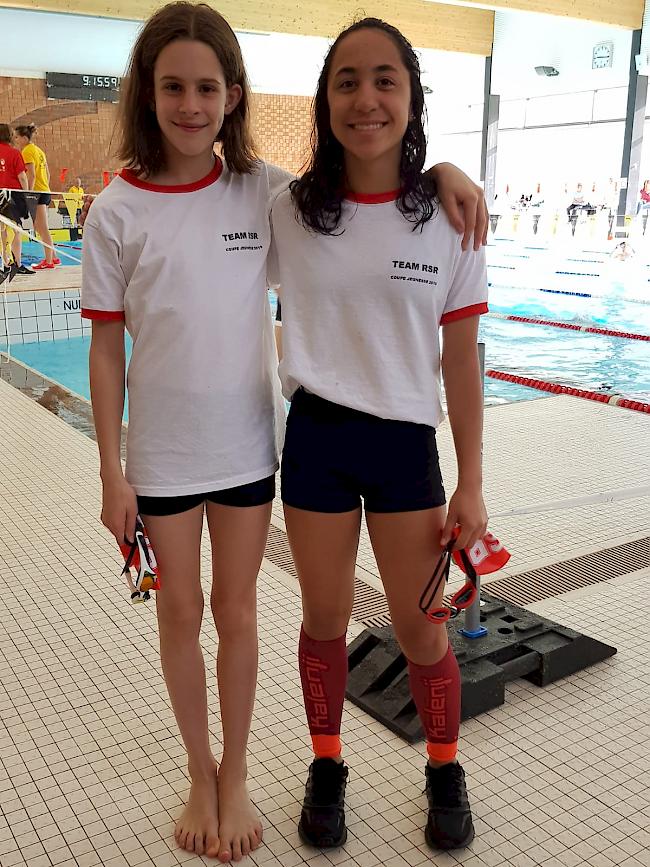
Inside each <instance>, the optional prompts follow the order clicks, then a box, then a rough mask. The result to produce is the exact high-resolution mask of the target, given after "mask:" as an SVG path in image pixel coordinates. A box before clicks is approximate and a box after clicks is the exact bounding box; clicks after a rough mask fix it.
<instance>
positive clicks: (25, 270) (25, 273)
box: [16, 265, 36, 277]
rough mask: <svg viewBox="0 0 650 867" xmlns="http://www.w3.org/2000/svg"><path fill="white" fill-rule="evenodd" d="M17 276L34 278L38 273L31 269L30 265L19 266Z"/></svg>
mask: <svg viewBox="0 0 650 867" xmlns="http://www.w3.org/2000/svg"><path fill="white" fill-rule="evenodd" d="M16 274H20V275H21V276H22V277H29V276H34V274H36V271H34V270H33V269H32V268H30V267H29V265H18V267H17V268H16Z"/></svg>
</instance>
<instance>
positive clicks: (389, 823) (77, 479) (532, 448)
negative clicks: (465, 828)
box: [0, 381, 650, 867]
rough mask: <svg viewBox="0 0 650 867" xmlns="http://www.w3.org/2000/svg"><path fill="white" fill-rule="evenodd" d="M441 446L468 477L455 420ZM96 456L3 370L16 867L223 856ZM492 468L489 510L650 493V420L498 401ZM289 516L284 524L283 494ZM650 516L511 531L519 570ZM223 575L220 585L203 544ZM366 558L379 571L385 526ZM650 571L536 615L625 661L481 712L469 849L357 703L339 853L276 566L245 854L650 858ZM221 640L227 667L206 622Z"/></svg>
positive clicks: (354, 860) (3, 670)
mask: <svg viewBox="0 0 650 867" xmlns="http://www.w3.org/2000/svg"><path fill="white" fill-rule="evenodd" d="M439 445H440V451H441V460H442V464H443V469H444V473H445V477H446V479H447V486H448V489H449V490H451V489H452V487H453V449H452V446H451V439H450V433H449V428H448V426H447V425H445V426H444V427H443V428H442V429H441V432H440V438H439ZM97 467H98V462H97V456H96V447H95V444H94V443H93V442H91V441H90V440H89V439H87V438H86V437H85V436H84V435H83V434H81V433H79V432H78V431H76V430H74V429H72V428H71V427H69V426H68V425H66V424H65V423H64V422H63V421H61V420H60V419H59V418H57V417H55V416H54V415H52V414H51V413H49V412H47V411H46V410H45V409H43V408H42V407H41V406H39V405H37V404H36V403H34V402H33V401H30V400H29V399H28V398H27V397H25V396H23V395H22V394H20V393H19V392H18V391H17V390H15V389H14V388H12V387H11V386H10V385H8V384H6V383H5V382H2V381H0V612H1V614H0V617H1V623H2V628H1V630H0V864H1V865H2V867H13V865H23V864H26V865H28V867H46V865H65V867H72V865H78V867H90V865H107V867H127V865H129V867H136V865H155V867H167V865H174V864H187V865H194V864H199V863H201V861H204V862H205V863H206V864H208V863H210V864H214V863H216V862H214V861H209V860H208V859H200V858H197V857H196V856H193V855H191V854H188V853H186V852H183V851H181V850H179V849H177V848H176V844H175V841H174V838H173V833H172V832H173V821H174V818H175V817H176V816H177V814H178V812H179V810H180V809H181V805H182V803H183V799H184V797H185V795H186V792H187V789H188V781H187V777H186V773H185V767H184V758H183V748H182V745H181V743H180V740H179V736H178V734H177V732H176V726H175V723H174V719H173V716H172V714H171V711H170V709H169V707H168V703H167V697H166V691H165V686H164V682H163V679H162V676H161V673H160V668H159V663H158V652H157V634H156V632H157V630H156V621H155V613H154V608H153V606H152V605H150V606H138V607H132V606H130V605H129V603H128V601H127V594H126V592H125V587H124V586H123V585H122V584H121V582H120V579H118V577H117V575H118V573H119V570H120V564H119V555H118V552H117V550H116V548H115V545H114V543H113V542H112V541H111V539H110V538H109V536H108V535H107V533H106V532H105V530H104V529H103V527H102V526H101V525H100V523H99V521H98V517H97V516H98V515H99V508H100V491H99V485H98V476H97ZM485 467H486V495H487V500H488V505H489V509H490V510H491V511H492V512H493V513H495V512H498V511H502V510H505V509H508V508H511V507H514V506H520V505H527V504H530V503H537V502H540V501H544V500H555V499H558V498H563V497H571V496H581V495H588V494H592V493H598V492H601V491H603V490H605V489H614V488H623V487H626V486H636V485H641V484H647V481H648V479H649V478H650V418H648V417H647V416H644V415H641V414H638V413H634V412H631V411H629V410H622V409H616V408H612V407H607V406H600V405H596V404H590V403H588V402H583V401H580V400H578V399H574V398H565V397H560V398H547V399H543V400H536V401H528V402H526V403H521V404H513V405H507V406H502V407H495V408H491V409H488V410H487V411H486V435H485ZM273 522H274V524H276V526H280V527H281V526H282V522H281V508H280V505H279V503H276V504H275V508H274V517H273ZM649 527H650V498H648V497H645V498H637V499H631V500H626V501H621V502H618V503H610V504H606V505H600V506H596V507H581V508H574V509H571V510H568V511H557V512H552V513H546V514H537V515H531V516H526V517H519V518H501V519H494V520H493V521H492V522H491V529H492V530H493V531H494V532H495V533H496V534H497V536H499V538H501V539H502V540H503V541H504V542H506V544H507V546H508V548H509V549H510V550H511V552H512V555H513V556H512V560H511V562H510V564H509V565H508V571H510V572H512V573H518V572H522V571H524V570H526V569H529V568H532V567H537V566H541V565H546V564H550V563H554V562H556V561H559V560H564V559H566V558H568V557H573V556H577V555H579V554H584V553H587V552H591V551H596V550H600V549H603V548H606V547H608V546H610V545H612V544H616V543H619V542H622V541H627V540H631V539H638V538H641V537H643V536H647V535H648V528H649ZM203 567H204V569H203V571H204V574H205V575H206V576H207V575H208V574H209V547H208V545H207V544H205V543H204V549H203ZM359 567H360V569H359V574H360V575H361V576H362V577H363V578H364V580H367V581H369V582H370V583H376V580H377V579H376V567H375V564H374V561H373V559H372V554H371V551H370V547H369V545H368V541H367V537H365V536H364V537H363V538H362V545H361V550H360V553H359ZM648 577H650V564H649V568H647V569H644V570H642V571H641V572H637V573H635V574H630V575H625V576H623V577H621V578H618V579H615V580H612V581H606V582H603V583H600V584H597V585H595V586H593V587H591V588H587V589H584V590H579V591H574V592H572V593H568V594H564V595H562V596H559V597H556V598H554V599H550V600H546V601H544V602H541V603H538V604H536V605H535V606H533V607H534V609H535V610H536V611H538V612H539V613H542V614H544V615H545V616H547V617H550V618H551V619H554V620H556V621H558V622H560V623H564V624H567V625H570V626H572V627H574V628H575V629H577V630H579V631H584V632H586V633H588V634H591V635H593V636H595V637H597V638H599V639H601V640H603V641H605V642H608V643H610V644H614V645H616V646H617V647H618V654H617V655H616V656H615V657H613V658H612V659H610V660H608V661H606V662H604V663H601V664H599V665H597V666H594V667H593V668H591V669H588V670H585V671H583V672H581V673H579V674H576V675H574V676H572V677H569V678H567V679H565V680H562V681H560V682H558V683H556V684H554V685H552V686H549V687H547V688H545V689H538V688H537V687H534V686H532V685H530V684H529V683H528V682H527V681H522V680H518V681H515V682H514V683H513V684H511V685H510V687H509V688H508V699H507V702H506V704H505V705H504V706H503V707H501V708H499V709H497V710H495V711H492V712H491V713H488V714H484V715H482V716H480V717H478V718H477V719H474V720H471V721H469V722H467V723H464V724H463V726H462V729H461V760H462V761H463V763H464V766H465V768H466V770H467V773H468V781H469V789H470V797H471V800H472V803H473V807H474V813H475V818H476V827H477V836H476V839H475V841H474V843H473V844H472V846H471V847H470V848H469V849H468V850H465V851H460V852H457V853H454V854H453V855H450V854H444V855H443V854H439V855H436V854H434V853H432V852H430V851H429V850H428V849H427V848H426V846H425V845H424V842H423V839H422V831H421V829H422V826H423V823H424V818H425V813H424V810H425V799H424V795H423V793H422V788H423V786H422V770H423V764H424V759H423V748H422V745H416V746H410V745H407V744H405V743H404V742H403V741H401V740H400V739H399V738H397V737H396V736H395V735H392V734H391V733H389V732H388V731H387V730H386V729H384V727H383V726H381V725H380V724H379V723H377V722H375V721H374V720H372V719H371V718H370V717H368V716H367V715H366V714H365V713H364V712H362V711H361V710H359V709H358V708H356V707H354V706H352V705H349V704H346V713H345V715H344V728H343V739H344V743H345V749H346V756H347V759H348V762H349V764H350V767H351V772H350V782H349V786H348V793H349V797H348V822H349V827H350V836H349V840H348V842H347V844H346V845H345V847H344V848H343V849H340V850H335V851H333V852H329V853H328V854H322V853H319V852H318V851H315V850H311V849H308V848H307V847H305V846H303V845H302V844H301V843H300V841H299V839H298V835H297V832H296V821H297V817H298V815H299V811H300V803H301V799H302V794H303V785H304V777H305V771H306V768H307V765H308V763H309V760H310V749H309V740H308V736H307V733H306V726H305V724H304V721H303V709H302V701H301V692H300V687H299V680H298V675H297V666H296V653H295V648H296V640H297V635H298V629H299V625H300V603H299V597H298V595H297V587H296V583H295V580H294V579H293V578H291V576H290V575H288V574H287V573H286V572H284V571H283V570H281V569H279V568H278V567H277V566H274V565H273V564H272V563H270V562H269V561H267V560H265V561H264V563H263V568H262V572H261V574H260V581H259V595H260V606H259V607H260V644H261V647H260V650H261V654H260V675H259V687H258V696H257V706H256V713H255V719H254V723H253V731H252V736H251V747H250V751H251V760H250V773H251V780H252V793H253V797H254V799H255V801H256V803H257V806H258V808H259V810H260V811H261V813H262V816H263V821H264V826H265V836H264V845H263V846H262V847H261V848H260V849H259V850H258V851H257V852H256V853H254V855H253V856H252V857H250V858H249V859H247V860H246V861H243V862H240V863H242V864H245V863H247V864H253V863H254V864H256V865H259V867H262V865H265V867H271V865H283V867H293V865H297V864H303V863H308V864H311V865H313V867H329V865H339V867H353V865H358V867H373V865H389V867H407V865H410V867H416V865H419V864H427V863H429V864H436V865H453V864H456V863H461V864H464V865H466V867H500V865H512V867H532V865H536V864H547V865H549V867H555V865H565V867H575V865H591V867H610V865H619V867H647V865H650V833H649V832H648V827H649V826H650V673H649V670H648V664H647V660H648V653H649V651H650V631H649V629H648V625H649V624H650V589H649V587H648V580H647V579H648ZM205 586H206V587H207V584H206V585H205ZM358 629H359V626H358V625H356V626H354V625H353V627H352V629H351V632H352V633H356V632H357V631H358ZM202 642H203V646H204V650H205V652H206V658H207V659H208V660H210V657H211V656H213V655H214V652H215V632H214V627H213V625H212V623H211V622H210V621H209V620H206V622H205V624H204V628H203V632H202ZM212 669H213V666H212V664H211V663H209V670H210V672H211V671H212ZM211 684H212V686H211V693H210V697H211V705H212V709H213V715H212V717H211V720H210V722H211V731H212V734H213V739H214V742H215V744H217V745H218V743H219V737H220V725H219V719H218V717H217V715H216V713H214V709H215V708H216V694H215V688H214V681H211Z"/></svg>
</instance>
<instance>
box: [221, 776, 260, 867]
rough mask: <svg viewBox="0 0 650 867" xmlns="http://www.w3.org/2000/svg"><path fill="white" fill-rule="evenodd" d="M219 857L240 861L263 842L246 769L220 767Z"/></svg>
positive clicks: (224, 861)
mask: <svg viewBox="0 0 650 867" xmlns="http://www.w3.org/2000/svg"><path fill="white" fill-rule="evenodd" d="M218 787H219V839H220V841H221V842H220V846H219V860H220V861H222V862H223V863H224V864H226V863H227V862H228V861H240V860H241V859H242V858H243V857H244V856H246V855H248V854H249V853H250V852H252V851H253V849H257V847H258V846H259V845H260V843H261V842H262V823H261V822H260V820H259V817H258V815H257V812H256V810H255V807H254V806H253V804H252V803H251V799H250V796H249V794H248V788H247V786H246V771H245V770H244V771H243V773H242V772H241V771H231V770H229V769H228V768H224V766H223V764H222V765H221V767H220V768H219V774H218Z"/></svg>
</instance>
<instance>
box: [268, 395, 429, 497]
mask: <svg viewBox="0 0 650 867" xmlns="http://www.w3.org/2000/svg"><path fill="white" fill-rule="evenodd" d="M362 499H363V502H364V506H365V509H366V511H367V512H415V511H420V510H422V509H433V508H436V507H437V506H443V505H444V503H445V491H444V488H443V485H442V477H441V475H440V466H439V463H438V448H437V446H436V432H435V430H434V428H432V427H429V426H428V425H423V424H415V423H413V422H407V421H394V420H392V419H384V418H378V417H377V416H374V415H369V414H368V413H365V412H359V411H358V410H356V409H349V408H347V407H344V406H339V405H338V404H335V403H331V402H330V401H328V400H324V399H323V398H321V397H318V396H317V395H315V394H310V393H309V392H306V391H305V390H304V389H299V390H298V391H297V392H296V393H295V394H294V396H293V400H292V401H291V409H290V410H289V418H288V420H287V434H286V438H285V443H284V451H283V453H282V501H283V502H284V503H285V504H286V505H287V506H293V507H294V508H296V509H305V510H307V511H309V512H349V511H352V510H353V509H356V508H358V507H359V506H360V505H361V500H362Z"/></svg>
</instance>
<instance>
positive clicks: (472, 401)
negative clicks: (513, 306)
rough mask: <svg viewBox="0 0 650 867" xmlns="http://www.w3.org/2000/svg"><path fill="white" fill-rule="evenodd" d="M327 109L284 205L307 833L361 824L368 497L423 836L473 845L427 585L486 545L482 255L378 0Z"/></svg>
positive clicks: (414, 70)
mask: <svg viewBox="0 0 650 867" xmlns="http://www.w3.org/2000/svg"><path fill="white" fill-rule="evenodd" d="M313 113H314V126H313V135H312V146H313V154H312V159H311V163H310V165H309V167H308V169H307V171H306V172H305V174H304V175H303V177H302V178H300V179H299V180H297V181H294V182H293V184H292V185H291V189H290V191H287V192H284V193H282V194H281V195H280V196H279V197H278V198H277V199H276V202H275V204H274V206H273V210H272V224H273V233H274V243H275V245H276V248H277V249H276V252H277V254H278V258H277V263H276V265H275V266H274V267H275V268H276V271H277V273H276V275H275V277H276V278H277V282H278V284H279V285H280V286H281V292H282V314H283V315H282V320H283V358H282V362H281V365H280V375H281V379H282V384H283V389H284V394H285V397H286V398H287V399H290V400H291V409H290V412H289V418H288V422H287V436H286V440H285V445H284V452H283V458H282V499H283V502H284V509H285V518H286V525H287V533H288V535H289V540H290V543H291V547H292V551H293V557H294V561H295V563H296V568H297V571H298V575H299V578H300V584H301V589H302V602H303V625H302V630H301V635H300V642H299V654H298V660H299V668H300V674H301V680H302V686H303V694H304V701H305V708H306V712H307V721H308V724H309V729H310V733H311V738H312V745H313V750H314V761H313V762H312V764H311V766H310V770H309V778H308V781H307V787H306V793H305V800H304V804H303V809H302V813H301V817H300V824H299V832H300V835H301V837H302V839H303V840H305V841H306V842H308V843H311V844H312V845H314V846H319V847H327V846H339V845H342V843H343V842H344V841H345V839H346V833H347V832H346V826H345V813H344V794H345V787H346V781H347V777H348V769H347V767H346V765H345V764H344V762H343V759H342V754H341V739H340V732H341V716H342V710H343V699H344V695H345V685H346V676H347V671H348V658H347V652H346V638H345V637H346V631H347V627H348V622H349V619H350V615H351V610H352V603H353V595H354V574H355V563H356V556H357V547H358V541H359V529H360V520H361V507H362V505H363V506H364V507H365V511H366V523H367V526H368V530H369V533H370V538H371V542H372V545H373V549H374V552H375V556H376V559H377V564H378V567H379V572H380V575H381V579H382V581H383V584H384V588H385V591H386V596H387V598H388V603H389V606H390V610H391V617H392V623H393V627H394V631H395V635H396V637H397V639H398V641H399V643H400V645H401V648H402V650H403V652H404V656H405V657H406V659H407V661H408V677H409V683H410V690H411V694H412V697H413V701H414V703H415V707H416V708H417V711H418V713H419V716H420V720H421V722H422V726H423V729H424V732H425V736H426V741H427V757H428V760H427V764H426V769H425V775H426V791H427V796H428V801H429V813H428V820H427V824H426V829H425V838H426V840H427V842H428V843H429V844H430V845H431V846H433V847H436V848H440V849H452V848H458V847H462V846H466V845H468V844H469V843H470V842H471V840H472V838H473V836H474V828H473V823H472V816H471V810H470V806H469V801H468V797H467V790H466V787H465V778H464V772H463V769H462V768H461V766H460V765H459V764H458V762H457V761H456V750H457V742H458V731H459V721H460V674H459V669H458V663H457V662H456V659H455V656H454V654H453V651H452V649H451V647H450V645H449V643H448V640H447V632H446V629H445V626H444V624H441V623H436V622H430V621H429V620H428V619H426V618H425V617H424V616H423V614H422V613H421V611H420V608H419V604H418V600H419V598H420V594H421V592H422V589H423V587H424V585H426V583H427V580H428V579H429V577H430V576H431V574H432V571H433V568H434V564H436V563H437V562H438V560H439V558H440V555H441V551H442V549H444V548H448V547H449V548H451V547H452V546H454V539H455V547H456V548H466V547H468V546H472V545H473V544H474V543H475V542H476V540H477V539H479V538H481V537H482V536H483V534H484V533H485V530H486V522H487V515H486V511H485V506H484V503H483V496H482V482H481V430H482V410H483V400H482V391H481V380H480V372H479V363H478V354H477V346H476V341H477V329H478V321H479V316H480V314H481V313H484V312H485V311H486V310H487V303H486V301H487V279H486V267H485V255H484V252H483V250H480V251H478V252H477V251H476V250H473V251H472V250H470V251H463V249H462V247H461V241H460V239H459V237H458V235H457V233H456V232H455V230H454V229H453V227H452V226H451V224H450V222H449V219H448V218H447V216H446V215H445V213H444V211H443V210H442V209H441V208H439V207H438V201H437V198H436V189H435V184H434V183H433V181H432V180H431V178H430V176H428V175H426V174H423V166H424V159H425V149H426V140H425V135H424V127H423V119H424V96H423V92H422V85H421V83H420V69H419V65H418V60H417V56H416V54H415V52H414V51H413V49H412V47H411V45H410V43H409V42H408V41H407V39H406V38H405V37H404V36H403V35H402V34H401V33H400V32H399V31H398V30H397V29H396V28H395V27H392V26H391V25H389V24H386V23H385V22H383V21H379V20H378V19H375V18H365V19H363V20H362V21H359V22H357V23H356V24H353V25H352V26H351V27H349V28H348V29H347V30H345V31H344V32H343V33H341V35H340V36H339V37H338V38H337V39H336V41H335V42H334V44H333V46H332V48H331V50H330V52H329V53H328V55H327V57H326V59H325V64H324V66H323V71H322V73H321V76H320V80H319V83H318V91H317V93H316V97H315V100H314V112H313ZM441 326H442V332H443V340H444V346H443V351H442V359H441V352H440V347H439V336H438V335H439V330H440V327H441ZM441 368H442V375H443V377H444V383H445V388H446V395H447V406H448V411H449V418H450V422H451V427H452V432H453V436H454V442H455V447H456V453H457V459H458V483H457V487H456V491H455V493H454V495H453V496H452V497H451V500H450V502H449V507H448V508H446V507H445V492H444V489H443V485H442V478H441V474H440V467H439V462H438V452H437V449H436V439H435V437H436V431H435V429H436V427H437V426H438V425H439V424H440V423H441V422H442V420H443V411H442V402H441V389H440V369H441ZM443 589H444V588H443V587H440V589H439V592H438V595H437V601H436V602H435V603H434V604H435V605H438V606H440V605H441V604H442V602H441V600H442V593H443ZM400 683H401V681H400ZM396 690H397V692H398V693H399V695H400V696H403V694H404V690H403V689H402V688H401V686H398V685H397V684H396ZM406 695H407V698H405V699H403V700H404V701H408V693H406ZM396 700H397V693H396Z"/></svg>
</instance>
